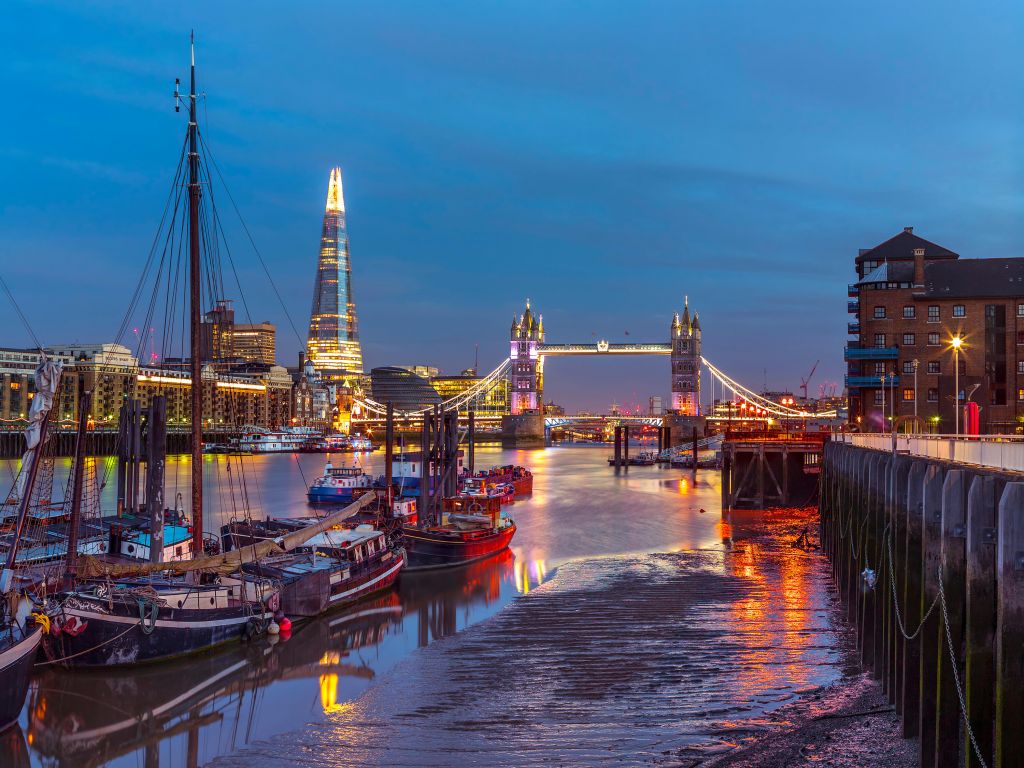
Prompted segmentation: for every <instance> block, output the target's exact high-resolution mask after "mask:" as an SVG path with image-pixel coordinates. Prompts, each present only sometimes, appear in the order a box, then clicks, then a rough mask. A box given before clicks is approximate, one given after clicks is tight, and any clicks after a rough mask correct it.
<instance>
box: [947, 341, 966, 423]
mask: <svg viewBox="0 0 1024 768" xmlns="http://www.w3.org/2000/svg"><path fill="white" fill-rule="evenodd" d="M949 343H950V345H951V346H952V347H953V389H954V392H953V400H954V404H955V406H954V407H955V409H956V410H955V411H954V412H953V424H954V432H953V434H954V435H955V436H956V437H960V347H961V346H963V343H964V340H963V339H962V338H961V337H960V335H959V334H957V335H956V336H954V337H953V338H952V339H950V340H949Z"/></svg>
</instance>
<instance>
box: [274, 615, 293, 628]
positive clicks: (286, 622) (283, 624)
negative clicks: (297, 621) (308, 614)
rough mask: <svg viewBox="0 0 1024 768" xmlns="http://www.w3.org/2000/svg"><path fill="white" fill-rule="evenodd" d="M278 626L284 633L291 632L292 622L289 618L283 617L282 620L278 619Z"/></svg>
mask: <svg viewBox="0 0 1024 768" xmlns="http://www.w3.org/2000/svg"><path fill="white" fill-rule="evenodd" d="M277 626H278V627H279V628H280V629H281V631H282V632H291V631H292V620H291V619H289V618H288V617H287V616H282V617H281V618H280V619H278V621H277Z"/></svg>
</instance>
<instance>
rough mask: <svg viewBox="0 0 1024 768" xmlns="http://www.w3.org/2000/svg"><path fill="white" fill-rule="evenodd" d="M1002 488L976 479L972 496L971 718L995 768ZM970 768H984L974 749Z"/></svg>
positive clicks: (967, 676) (967, 684)
mask: <svg viewBox="0 0 1024 768" xmlns="http://www.w3.org/2000/svg"><path fill="white" fill-rule="evenodd" d="M995 486H996V483H995V480H994V479H993V478H992V477H989V476H985V475H976V476H975V478H974V480H973V481H972V482H971V489H970V491H969V492H968V495H967V567H966V570H967V578H966V591H967V603H966V631H965V635H966V636H965V641H966V652H965V653H966V655H965V662H964V667H965V671H964V697H965V698H966V700H967V716H968V719H969V722H970V724H971V728H972V729H973V730H974V738H975V740H976V741H977V742H978V749H979V751H980V752H981V755H982V757H983V758H984V760H985V764H986V765H989V766H991V765H992V732H993V724H994V722H995V715H996V712H995V696H994V693H995V674H996V653H995V634H996V632H995V629H996V487H995ZM966 754H967V768H980V766H981V763H980V762H978V758H977V756H976V755H975V754H974V750H973V749H971V748H970V745H968V747H967V750H966Z"/></svg>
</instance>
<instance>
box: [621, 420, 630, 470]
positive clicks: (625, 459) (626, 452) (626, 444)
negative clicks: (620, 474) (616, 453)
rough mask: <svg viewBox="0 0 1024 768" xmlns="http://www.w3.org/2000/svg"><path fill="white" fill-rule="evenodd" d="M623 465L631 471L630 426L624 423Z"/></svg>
mask: <svg viewBox="0 0 1024 768" xmlns="http://www.w3.org/2000/svg"><path fill="white" fill-rule="evenodd" d="M622 466H623V468H624V469H625V470H626V471H627V472H629V427H628V426H626V425H625V424H623V425H622Z"/></svg>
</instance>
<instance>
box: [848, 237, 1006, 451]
mask: <svg viewBox="0 0 1024 768" xmlns="http://www.w3.org/2000/svg"><path fill="white" fill-rule="evenodd" d="M854 267H855V270H856V274H857V281H856V282H855V283H852V284H850V285H849V286H848V292H847V293H848V297H849V305H848V309H849V311H850V313H851V314H852V315H853V316H854V319H853V320H852V321H851V322H850V323H849V327H848V331H849V334H850V336H851V340H850V341H849V342H848V343H847V346H846V353H845V359H846V363H847V366H848V370H847V376H846V385H847V394H848V397H849V404H850V410H849V423H850V425H851V426H852V427H855V428H859V429H861V430H863V431H880V430H888V429H890V428H891V427H892V424H893V422H894V421H895V422H896V424H897V427H899V428H900V429H904V428H907V427H905V426H904V424H905V423H907V422H913V423H914V424H916V426H917V428H918V429H919V430H922V431H923V430H928V431H932V432H939V433H952V432H953V431H954V430H955V429H956V425H957V421H959V427H960V429H961V430H963V429H964V420H963V416H962V408H963V406H965V405H966V404H968V403H972V402H973V403H976V404H977V406H978V408H979V410H980V413H979V422H980V424H979V426H980V430H981V431H982V432H988V433H1019V432H1021V431H1022V426H1024V259H1020V258H1013V259H961V258H960V256H959V255H958V254H956V253H954V252H953V251H951V250H949V249H948V248H945V247H943V246H940V245H937V244H935V243H932V242H930V241H928V240H925V239H924V238H922V237H920V236H918V235H915V234H914V232H913V228H912V227H907V228H906V229H904V230H903V232H901V233H899V234H897V235H896V236H895V237H892V238H890V239H889V240H886V241H885V242H884V243H882V244H880V245H878V246H876V247H874V248H870V249H865V250H862V251H860V253H859V254H858V255H857V257H856V258H855V260H854ZM957 369H959V371H957ZM958 403H959V405H960V406H961V413H958V411H957V405H958Z"/></svg>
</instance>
